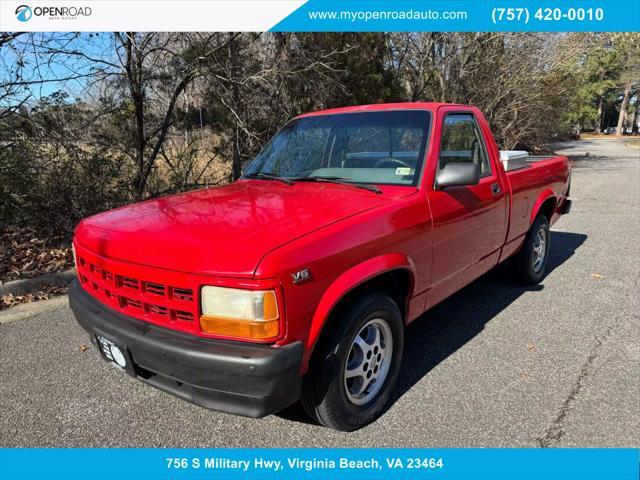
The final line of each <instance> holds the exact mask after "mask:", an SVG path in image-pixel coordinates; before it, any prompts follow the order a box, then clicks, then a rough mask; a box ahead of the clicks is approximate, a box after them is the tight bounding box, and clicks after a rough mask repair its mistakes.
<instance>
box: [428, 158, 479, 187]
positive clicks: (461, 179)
mask: <svg viewBox="0 0 640 480" xmlns="http://www.w3.org/2000/svg"><path fill="white" fill-rule="evenodd" d="M479 181H480V168H479V167H478V165H476V164H475V163H472V162H449V163H447V164H446V165H445V166H444V168H442V169H441V170H440V171H439V172H438V173H437V174H436V188H437V189H438V190H441V189H443V188H446V187H463V186H465V185H477V184H478V182H479Z"/></svg>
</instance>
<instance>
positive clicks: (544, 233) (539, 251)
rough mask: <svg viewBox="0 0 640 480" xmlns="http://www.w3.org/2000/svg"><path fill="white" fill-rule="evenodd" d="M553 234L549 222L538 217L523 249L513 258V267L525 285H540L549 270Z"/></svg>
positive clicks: (542, 217)
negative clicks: (548, 263)
mask: <svg viewBox="0 0 640 480" xmlns="http://www.w3.org/2000/svg"><path fill="white" fill-rule="evenodd" d="M550 246H551V233H550V232H549V221H548V220H547V218H546V217H545V216H543V215H538V217H536V219H535V221H534V222H533V225H531V228H530V229H529V232H527V236H526V237H525V240H524V244H523V246H522V249H521V250H520V251H519V252H518V253H517V254H516V255H515V256H514V257H513V261H512V264H511V267H512V268H513V270H514V274H515V276H516V277H517V279H518V280H519V281H520V282H522V283H524V284H525V285H535V284H537V283H539V282H540V281H541V280H542V278H543V277H544V274H545V272H546V270H547V262H548V260H549V250H550Z"/></svg>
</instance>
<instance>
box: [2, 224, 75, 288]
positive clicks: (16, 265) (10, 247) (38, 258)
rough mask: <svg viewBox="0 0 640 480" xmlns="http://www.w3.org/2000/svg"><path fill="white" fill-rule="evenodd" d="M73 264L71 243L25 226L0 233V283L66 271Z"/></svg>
mask: <svg viewBox="0 0 640 480" xmlns="http://www.w3.org/2000/svg"><path fill="white" fill-rule="evenodd" d="M72 266H73V254H72V252H71V245H70V244H69V242H67V241H65V240H64V239H63V238H61V237H56V238H47V237H46V236H45V235H38V234H37V233H36V232H34V231H33V230H31V229H28V228H12V229H10V230H5V231H2V232H0V282H4V283H6V282H8V281H10V280H15V279H18V278H29V277H35V276H38V275H43V274H45V273H51V272H57V271H61V270H66V269H68V268H71V267H72Z"/></svg>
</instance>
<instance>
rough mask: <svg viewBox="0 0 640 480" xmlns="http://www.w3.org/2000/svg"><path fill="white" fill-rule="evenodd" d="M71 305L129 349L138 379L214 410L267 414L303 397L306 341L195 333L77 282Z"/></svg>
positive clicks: (89, 325) (98, 331)
mask: <svg viewBox="0 0 640 480" xmlns="http://www.w3.org/2000/svg"><path fill="white" fill-rule="evenodd" d="M69 303H70V305H71V309H72V310H73V313H74V315H75V317H76V319H77V321H78V323H79V324H80V325H81V326H82V327H83V328H84V329H85V330H87V332H89V334H90V336H91V338H92V341H93V342H94V343H95V335H102V336H104V337H106V338H108V339H110V340H111V341H113V342H115V343H117V344H119V345H121V346H123V347H126V348H127V349H129V351H130V353H131V357H132V360H133V363H134V372H135V373H134V374H135V375H136V377H137V378H139V379H141V380H143V381H145V382H147V383H149V384H151V385H153V386H155V387H157V388H159V389H160V390H164V391H165V392H169V393H172V394H174V395H176V396H178V397H180V398H183V399H185V400H188V401H190V402H193V403H196V404H198V405H201V406H203V407H206V408H210V409H212V410H219V411H223V412H229V413H235V414H239V415H246V416H250V417H263V416H265V415H269V414H271V413H275V412H277V411H278V410H281V409H283V408H285V407H287V406H288V405H291V404H292V403H294V402H295V401H296V400H297V399H298V398H299V396H300V387H301V382H302V380H301V377H300V362H301V360H302V343H301V342H295V343H292V344H289V345H285V346H283V347H278V348H274V347H270V346H266V345H256V344H250V343H239V342H230V341H222V340H211V339H206V338H201V337H194V336H191V335H186V334H183V333H180V332H176V331H173V330H170V329H167V328H162V327H158V326H155V325H153V324H150V323H147V322H143V321H140V320H136V319H134V318H131V317H128V316H126V315H123V314H121V313H120V312H116V311H114V310H112V309H111V308H109V307H106V306H104V305H103V304H101V303H100V302H98V301H97V300H95V299H94V298H93V297H91V296H90V295H89V294H88V293H86V292H85V291H84V289H83V288H82V287H81V286H80V285H79V284H78V282H77V281H74V282H73V283H72V284H71V287H70V290H69Z"/></svg>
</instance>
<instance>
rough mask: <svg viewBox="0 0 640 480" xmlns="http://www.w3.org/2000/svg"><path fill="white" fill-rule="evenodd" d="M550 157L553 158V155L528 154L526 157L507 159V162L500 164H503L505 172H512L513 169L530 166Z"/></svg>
mask: <svg viewBox="0 0 640 480" xmlns="http://www.w3.org/2000/svg"><path fill="white" fill-rule="evenodd" d="M552 158H555V157H554V156H544V155H540V156H529V157H527V158H518V159H515V160H509V161H508V162H504V161H503V162H502V164H503V165H504V167H505V168H504V169H505V171H507V172H512V171H514V170H521V169H523V168H530V167H531V166H532V164H535V163H537V162H543V161H545V160H550V159H552Z"/></svg>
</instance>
